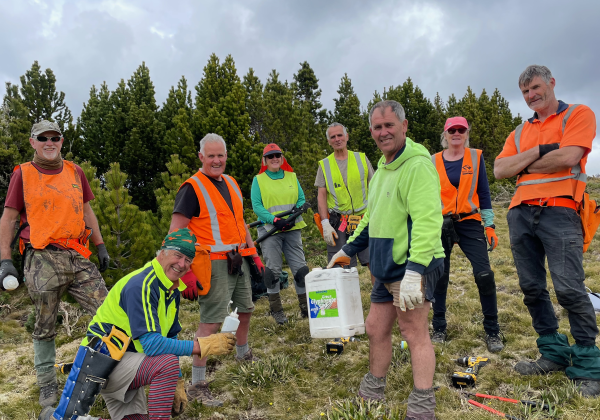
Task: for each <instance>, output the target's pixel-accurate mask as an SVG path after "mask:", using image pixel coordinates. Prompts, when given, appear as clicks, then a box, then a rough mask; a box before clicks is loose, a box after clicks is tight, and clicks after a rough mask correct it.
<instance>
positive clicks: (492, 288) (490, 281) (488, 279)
mask: <svg viewBox="0 0 600 420" xmlns="http://www.w3.org/2000/svg"><path fill="white" fill-rule="evenodd" d="M475 284H477V287H478V288H479V293H481V294H482V295H483V296H491V295H493V294H494V293H496V282H495V281H494V272H493V271H492V270H486V271H481V272H479V273H477V274H475Z"/></svg>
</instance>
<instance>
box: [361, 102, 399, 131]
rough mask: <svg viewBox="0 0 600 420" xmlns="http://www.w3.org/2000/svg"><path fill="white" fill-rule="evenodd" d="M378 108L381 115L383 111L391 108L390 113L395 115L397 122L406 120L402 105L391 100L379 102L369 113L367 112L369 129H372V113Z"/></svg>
mask: <svg viewBox="0 0 600 420" xmlns="http://www.w3.org/2000/svg"><path fill="white" fill-rule="evenodd" d="M378 108H381V112H382V113H383V112H384V111H385V109H386V108H392V112H393V113H394V114H396V117H398V120H400V122H403V121H404V119H405V118H406V114H405V113H404V108H402V105H400V102H396V101H392V100H387V101H380V102H377V103H376V104H375V105H373V108H371V111H370V112H369V127H372V125H371V118H372V117H373V113H374V112H375V110H376V109H378Z"/></svg>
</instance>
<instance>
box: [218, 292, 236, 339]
mask: <svg viewBox="0 0 600 420" xmlns="http://www.w3.org/2000/svg"><path fill="white" fill-rule="evenodd" d="M232 303H233V301H232V300H230V301H229V305H231V304H232ZM229 305H227V310H228V311H230V312H229V315H227V317H226V318H225V321H223V326H222V327H221V332H222V333H225V332H230V333H234V334H235V333H236V332H237V329H238V327H239V326H240V319H239V315H238V313H237V308H235V309H234V311H233V312H231V306H229Z"/></svg>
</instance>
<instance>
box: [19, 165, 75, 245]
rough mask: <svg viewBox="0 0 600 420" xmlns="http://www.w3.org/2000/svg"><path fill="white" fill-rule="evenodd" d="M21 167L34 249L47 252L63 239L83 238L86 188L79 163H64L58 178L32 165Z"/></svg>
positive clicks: (56, 175)
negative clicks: (80, 174)
mask: <svg viewBox="0 0 600 420" xmlns="http://www.w3.org/2000/svg"><path fill="white" fill-rule="evenodd" d="M20 168H21V176H22V179H23V200H24V203H25V210H26V211H27V222H28V223H29V226H30V234H29V241H30V242H31V246H33V247H34V248H36V249H44V248H46V246H48V244H50V243H53V242H55V241H58V240H60V239H65V240H66V239H79V238H80V237H81V236H82V235H83V234H84V232H85V222H84V220H83V187H82V183H81V179H80V177H79V173H78V172H77V167H76V166H75V164H74V163H72V162H69V161H66V160H63V169H62V171H61V172H60V173H58V174H54V175H47V174H44V173H42V172H40V171H38V170H37V169H36V168H35V166H33V165H32V164H31V163H30V162H27V163H23V164H22V165H20ZM48 203H51V204H50V205H48Z"/></svg>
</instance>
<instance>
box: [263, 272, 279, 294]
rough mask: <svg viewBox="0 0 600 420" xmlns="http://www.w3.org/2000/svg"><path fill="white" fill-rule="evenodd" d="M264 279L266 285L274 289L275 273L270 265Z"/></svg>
mask: <svg viewBox="0 0 600 420" xmlns="http://www.w3.org/2000/svg"><path fill="white" fill-rule="evenodd" d="M263 280H264V282H265V286H267V288H268V289H272V288H273V287H274V286H275V275H274V274H273V272H272V271H271V270H270V269H269V267H265V274H264V276H263ZM277 280H279V279H277Z"/></svg>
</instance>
